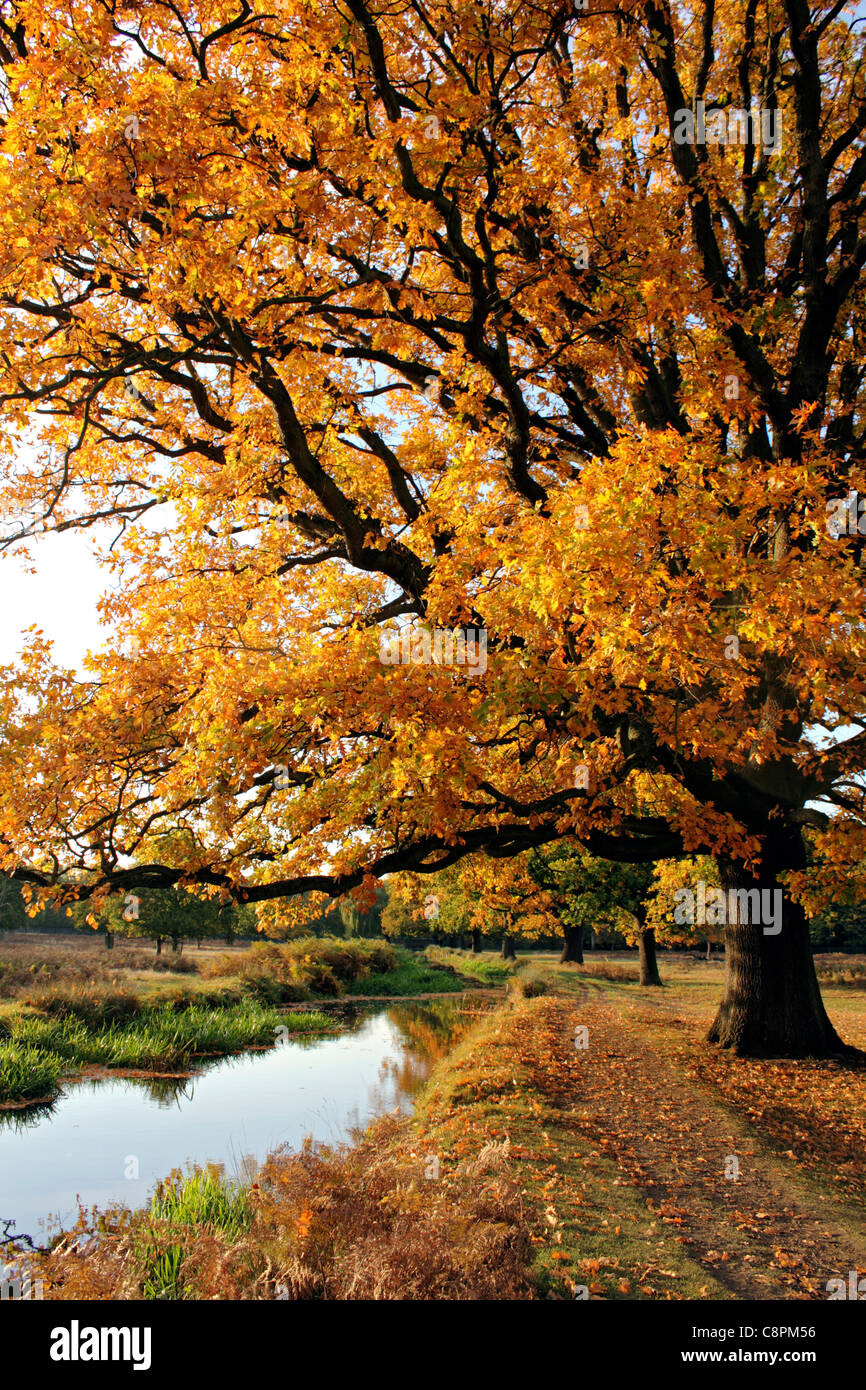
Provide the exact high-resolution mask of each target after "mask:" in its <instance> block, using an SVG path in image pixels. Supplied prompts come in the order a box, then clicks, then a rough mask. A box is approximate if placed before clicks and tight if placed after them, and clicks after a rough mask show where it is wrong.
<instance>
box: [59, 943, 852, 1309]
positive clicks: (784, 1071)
mask: <svg viewBox="0 0 866 1390" xmlns="http://www.w3.org/2000/svg"><path fill="white" fill-rule="evenodd" d="M526 973H527V975H528V977H529V978H528V984H527V983H526V982H525V981H524V979H523V976H522V973H521V974H519V975H518V978H517V980H516V981H515V984H514V987H513V988H512V990H511V992H510V994H509V996H508V998H507V999H506V1000H504V1001H503V1002H502V1003H501V1004H499V1005H497V1006H496V1007H495V1008H493V1010H492V1011H487V1012H484V1011H482V1012H481V1013H480V1014H479V1016H478V1018H477V1022H476V1023H475V1024H474V1026H472V1027H471V1031H469V1032H468V1033H467V1034H466V1035H465V1036H464V1038H463V1040H462V1041H460V1042H459V1043H458V1044H457V1045H456V1046H455V1047H454V1048H453V1050H452V1051H451V1052H450V1053H449V1054H448V1055H447V1056H446V1057H444V1058H443V1059H442V1060H441V1061H440V1062H439V1063H438V1064H437V1066H436V1068H435V1069H434V1072H433V1073H432V1077H431V1079H430V1081H429V1082H428V1085H427V1087H426V1088H425V1089H424V1091H423V1092H422V1093H421V1096H420V1098H419V1101H418V1103H417V1108H416V1112H415V1115H414V1116H413V1117H412V1118H398V1117H395V1116H388V1117H385V1118H384V1119H382V1120H380V1121H377V1122H376V1123H374V1124H373V1125H372V1126H371V1127H370V1129H369V1130H368V1131H366V1132H365V1134H364V1135H363V1136H360V1137H359V1139H358V1141H357V1142H356V1143H355V1144H353V1145H349V1146H345V1147H342V1148H338V1149H328V1148H322V1147H316V1148H314V1147H307V1148H305V1149H304V1150H303V1151H302V1152H301V1153H298V1154H291V1153H278V1154H276V1155H275V1156H273V1157H272V1158H271V1159H270V1160H269V1162H268V1163H267V1164H266V1165H265V1167H264V1168H263V1169H262V1171H261V1172H260V1173H259V1175H258V1177H257V1180H256V1182H255V1183H254V1184H253V1185H252V1186H251V1187H250V1188H249V1190H248V1193H247V1194H246V1197H245V1198H244V1201H243V1205H242V1209H241V1206H240V1205H239V1200H240V1199H239V1198H238V1195H237V1192H236V1191H234V1189H232V1190H229V1189H228V1188H226V1190H225V1191H224V1192H220V1191H217V1192H214V1191H213V1183H214V1182H216V1183H217V1186H219V1184H220V1183H221V1182H222V1179H220V1178H218V1177H217V1178H213V1177H211V1178H208V1179H207V1180H205V1179H202V1178H195V1180H193V1179H191V1178H186V1179H183V1180H179V1179H178V1180H177V1182H176V1184H175V1186H174V1187H173V1189H172V1198H171V1203H170V1204H169V1205H170V1209H169V1206H164V1207H153V1206H152V1207H151V1209H150V1210H148V1211H145V1212H138V1213H133V1214H129V1213H115V1214H111V1213H108V1214H107V1215H104V1216H102V1217H100V1218H99V1227H100V1232H101V1234H100V1239H99V1243H98V1245H96V1246H95V1247H94V1248H93V1249H91V1250H90V1251H89V1252H88V1255H87V1258H86V1259H85V1258H83V1257H82V1256H81V1254H80V1252H79V1251H76V1249H74V1248H70V1246H69V1243H68V1242H64V1241H62V1240H61V1241H60V1242H59V1243H58V1245H57V1246H56V1247H55V1249H54V1250H53V1251H52V1252H51V1253H50V1254H48V1255H46V1256H43V1257H42V1259H41V1263H40V1269H39V1275H40V1277H42V1278H43V1280H44V1282H45V1286H46V1296H47V1297H49V1298H76V1297H84V1298H90V1297H94V1298H103V1299H111V1298H137V1297H155V1296H163V1297H173V1298H274V1297H288V1298H301V1299H303V1298H331V1299H347V1298H348V1299H351V1298H418V1299H437V1298H450V1299H479V1298H508V1299H527V1298H529V1299H532V1298H539V1297H540V1298H563V1299H574V1298H590V1299H592V1298H598V1299H608V1300H633V1299H678V1300H679V1299H688V1300H703V1299H711V1300H713V1299H728V1300H730V1299H749V1298H757V1299H810V1298H826V1297H827V1290H826V1284H827V1280H828V1279H830V1278H833V1277H838V1276H839V1275H842V1276H847V1272H848V1271H849V1270H851V1269H853V1270H857V1271H858V1272H863V1271H866V1244H864V1241H863V1234H862V1220H861V1219H860V1216H859V1213H858V1212H857V1211H856V1210H855V1208H854V1206H853V1205H852V1200H851V1198H852V1195H853V1190H852V1189H851V1185H850V1184H849V1182H848V1178H849V1177H850V1179H851V1183H853V1182H854V1181H855V1180H859V1181H861V1182H862V1172H863V1163H864V1159H863V1154H862V1146H860V1148H858V1147H857V1145H856V1143H855V1141H854V1139H853V1135H854V1132H855V1123H854V1122H855V1120H856V1116H857V1113H858V1107H859V1106H860V1105H861V1104H862V1087H861V1088H860V1089H858V1086H857V1085H856V1084H854V1083H855V1082H857V1081H858V1080H862V1078H857V1077H854V1075H853V1072H851V1071H849V1070H846V1069H845V1068H844V1067H841V1066H840V1064H838V1063H818V1062H815V1063H814V1064H813V1065H814V1068H815V1077H814V1078H813V1079H812V1080H811V1081H810V1082H809V1083H808V1085H806V1086H804V1088H803V1089H802V1091H801V1092H794V1093H793V1094H792V1091H791V1086H790V1081H791V1077H792V1076H793V1075H794V1074H795V1069H796V1068H799V1067H802V1064H801V1063H797V1064H793V1063H792V1064H790V1067H788V1065H787V1064H772V1063H767V1064H755V1066H756V1067H758V1068H759V1070H756V1071H753V1073H752V1079H753V1082H754V1081H755V1080H756V1079H757V1080H759V1081H760V1089H761V1094H762V1097H763V1099H762V1101H761V1106H762V1110H761V1113H762V1114H769V1113H770V1112H771V1111H772V1110H773V1106H774V1105H775V1107H776V1109H777V1110H778V1112H779V1116H780V1117H781V1116H783V1114H784V1113H785V1112H784V1107H785V1106H786V1105H787V1106H788V1107H789V1110H790V1109H791V1107H793V1109H794V1110H795V1111H796V1112H797V1113H798V1114H799V1115H800V1118H801V1120H802V1119H803V1118H804V1117H805V1116H806V1113H807V1109H802V1107H804V1106H805V1107H807V1108H808V1106H810V1105H812V1104H814V1096H815V1094H817V1090H818V1088H819V1086H820V1088H821V1090H822V1092H823V1095H824V1097H825V1101H824V1103H825V1105H827V1106H829V1107H831V1109H832V1113H833V1114H834V1115H835V1116H836V1117H837V1119H842V1120H844V1124H843V1125H842V1126H841V1128H840V1131H839V1139H838V1141H837V1145H836V1163H837V1168H838V1170H840V1171H842V1172H844V1174H846V1181H845V1182H838V1181H835V1180H834V1177H838V1176H839V1171H837V1173H836V1174H835V1175H833V1174H832V1173H831V1170H830V1167H829V1166H827V1165H824V1166H822V1164H823V1158H822V1153H823V1146H824V1144H825V1143H826V1135H821V1136H819V1137H818V1139H817V1140H816V1141H815V1143H814V1144H813V1145H812V1147H811V1148H810V1141H809V1136H808V1132H807V1130H806V1129H805V1127H803V1126H802V1125H798V1129H799V1133H798V1138H797V1147H796V1150H794V1149H791V1152H790V1154H787V1155H786V1153H785V1150H783V1149H781V1148H780V1144H781V1142H782V1140H781V1138H780V1135H781V1131H779V1132H778V1133H777V1132H776V1131H775V1130H773V1129H772V1128H770V1129H762V1128H761V1127H760V1126H758V1125H756V1124H755V1121H754V1115H753V1114H752V1113H751V1112H750V1110H749V1109H748V1107H747V1106H746V1105H745V1102H744V1099H743V1092H742V1088H741V1087H740V1083H737V1085H736V1086H735V1085H734V1082H733V1080H732V1079H731V1078H733V1077H734V1076H737V1075H739V1072H738V1068H739V1067H740V1066H741V1063H740V1062H738V1061H737V1059H724V1058H723V1059H722V1060H721V1061H719V1060H718V1057H717V1054H715V1053H711V1052H710V1051H709V1050H708V1049H707V1048H706V1046H705V1045H704V1044H703V1043H702V1042H701V1039H700V1037H699V1036H698V1030H699V1029H701V1028H703V1026H704V1020H703V1014H705V1013H706V1010H707V1008H708V1006H709V1002H710V1001H709V991H705V990H704V988H703V983H702V982H701V983H700V985H699V986H698V987H696V988H695V989H692V988H691V987H690V986H689V985H688V984H687V983H686V984H684V983H682V982H677V983H676V984H674V985H673V986H669V987H668V989H667V990H665V991H659V990H655V991H652V990H644V989H641V988H640V987H639V986H638V985H637V984H632V983H629V982H627V981H624V980H623V979H621V978H619V977H618V976H616V975H615V974H614V978H613V979H607V978H604V977H602V976H600V975H599V974H595V975H594V976H593V975H585V974H582V973H581V972H580V970H579V968H575V967H566V968H565V969H559V968H557V967H555V966H553V965H546V966H541V967H539V966H538V965H537V964H536V965H535V966H534V967H533V969H532V970H531V971H529V972H526ZM545 991H546V992H545ZM530 992H531V993H532V994H533V996H534V997H527V994H528V993H530ZM848 998H849V999H851V993H850V991H849V994H848ZM828 1002H829V1004H830V1011H831V1013H832V1012H833V1006H834V1004H835V1000H834V999H833V998H831V999H830V1000H829V1001H828ZM850 1007H851V1009H852V1011H853V1012H852V1021H853V1019H854V1018H855V1017H856V1018H860V1019H861V1021H862V1022H864V1023H866V1019H862V1018H861V1014H860V1012H859V1011H858V1007H857V1006H856V1005H855V1004H854V1003H852V1004H851V1005H850ZM860 1008H862V1005H861V1006H860ZM472 1009H473V1006H472V1005H471V1004H467V1006H466V1010H465V1012H466V1013H467V1015H468V1014H470V1013H471V1011H472ZM469 1021H471V1020H469ZM583 1030H586V1031H583ZM750 1066H751V1064H750ZM708 1068H709V1069H708ZM717 1068H721V1071H717V1070H716V1069H717ZM761 1068H762V1069H761ZM738 1087H739V1089H738ZM798 1107H801V1108H800V1109H798ZM787 1122H788V1121H786V1120H784V1119H783V1118H778V1123H779V1124H781V1125H783V1124H784V1123H787ZM791 1123H794V1122H793V1121H791ZM732 1159H734V1160H736V1162H735V1163H733V1164H732V1162H731V1160H732ZM188 1182H190V1183H193V1186H192V1187H191V1188H190V1191H189V1194H187V1193H186V1187H185V1184H186V1183H188ZM177 1183H179V1186H178V1185H177ZM196 1184H198V1186H196ZM202 1184H204V1185H205V1186H206V1187H207V1189H208V1191H207V1194H205V1195H206V1196H207V1201H208V1202H209V1203H210V1204H211V1205H210V1207H209V1208H208V1210H209V1211H210V1213H211V1214H210V1216H208V1215H207V1214H206V1213H204V1209H203V1208H202V1207H201V1201H202V1192H201V1191H200V1190H199V1189H200V1188H201V1186H202ZM194 1212H195V1215H194ZM224 1218H225V1219H224ZM158 1289H162V1290H163V1292H162V1294H160V1293H159V1292H158V1291H157V1290H158Z"/></svg>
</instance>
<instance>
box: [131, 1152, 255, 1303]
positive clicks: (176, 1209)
mask: <svg viewBox="0 0 866 1390" xmlns="http://www.w3.org/2000/svg"><path fill="white" fill-rule="evenodd" d="M150 1218H151V1220H150V1222H149V1223H148V1225H147V1226H145V1227H144V1229H143V1230H142V1232H141V1234H140V1235H139V1236H138V1238H137V1241H136V1254H137V1256H138V1258H139V1259H140V1260H141V1261H142V1263H143V1265H144V1278H143V1292H144V1296H145V1298H148V1299H182V1298H184V1297H186V1296H187V1294H188V1293H189V1292H190V1291H189V1290H187V1289H186V1288H185V1287H184V1278H183V1264H184V1254H185V1249H184V1245H183V1244H178V1243H175V1242H170V1243H168V1244H166V1243H165V1236H166V1234H172V1233H173V1232H174V1231H178V1232H183V1231H184V1230H185V1229H186V1230H194V1231H200V1230H201V1229H202V1228H203V1227H208V1228H210V1229H212V1230H214V1231H219V1232H221V1233H222V1234H223V1235H226V1236H228V1237H229V1239H230V1240H234V1239H237V1237H238V1236H240V1235H243V1234H244V1233H245V1232H246V1231H248V1230H249V1226H250V1221H251V1218H252V1210H251V1206H250V1200H249V1193H248V1191H247V1189H246V1188H245V1187H243V1186H242V1185H240V1184H236V1183H230V1182H228V1181H227V1180H226V1179H225V1178H224V1177H223V1176H222V1174H221V1173H220V1172H219V1171H218V1170H217V1169H215V1168H201V1169H196V1171H195V1172H193V1173H189V1174H187V1175H183V1174H182V1173H180V1172H175V1173H173V1174H172V1175H171V1177H170V1178H168V1179H166V1181H165V1182H162V1183H160V1185H159V1187H158V1188H157V1190H156V1192H155V1193H154V1195H153V1197H152V1198H151V1202H150Z"/></svg>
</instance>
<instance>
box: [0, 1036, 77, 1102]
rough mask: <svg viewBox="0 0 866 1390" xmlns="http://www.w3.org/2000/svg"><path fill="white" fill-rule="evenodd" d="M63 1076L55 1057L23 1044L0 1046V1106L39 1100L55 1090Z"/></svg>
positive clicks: (61, 1065)
mask: <svg viewBox="0 0 866 1390" xmlns="http://www.w3.org/2000/svg"><path fill="white" fill-rule="evenodd" d="M62 1073H63V1063H62V1061H61V1060H60V1059H59V1058H58V1057H52V1056H50V1055H49V1054H47V1053H45V1052H40V1051H39V1049H38V1048H35V1047H28V1046H27V1045H26V1044H24V1045H22V1044H20V1043H17V1042H6V1043H0V1103H5V1102H8V1101H13V1100H41V1099H42V1098H43V1097H47V1096H49V1095H51V1094H52V1093H53V1092H54V1091H55V1090H56V1088H57V1083H58V1081H59V1080H60V1077H61V1075H62Z"/></svg>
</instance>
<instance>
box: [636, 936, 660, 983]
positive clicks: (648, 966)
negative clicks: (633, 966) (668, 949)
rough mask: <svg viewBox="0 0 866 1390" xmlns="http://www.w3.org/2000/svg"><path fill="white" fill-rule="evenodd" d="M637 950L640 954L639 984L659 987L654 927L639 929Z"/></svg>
mask: <svg viewBox="0 0 866 1390" xmlns="http://www.w3.org/2000/svg"><path fill="white" fill-rule="evenodd" d="M638 949H639V952H640V982H641V984H642V985H660V984H661V982H662V977H661V975H660V974H659V965H658V960H657V959H656V934H655V928H654V927H641V929H640V935H639V936H638Z"/></svg>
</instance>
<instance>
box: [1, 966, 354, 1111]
mask: <svg viewBox="0 0 866 1390" xmlns="http://www.w3.org/2000/svg"><path fill="white" fill-rule="evenodd" d="M75 1002H76V1001H75V999H74V997H71V996H70V992H64V993H63V994H62V995H61V997H60V999H59V1000H58V999H56V998H49V999H43V1007H42V1009H40V1010H37V1009H28V1010H23V1009H22V1010H19V1011H17V1012H15V1013H13V1014H7V1015H5V1016H4V1017H3V1018H2V1019H0V1103H9V1102H16V1101H22V1100H33V1099H37V1098H38V1099H42V1098H47V1097H48V1096H50V1095H51V1094H53V1093H54V1092H55V1091H56V1090H57V1087H58V1084H59V1083H60V1081H61V1079H62V1078H64V1077H71V1076H73V1075H75V1073H76V1072H77V1071H80V1069H81V1068H82V1067H86V1066H103V1067H111V1068H122V1069H125V1070H144V1071H169V1070H179V1069H186V1068H187V1067H189V1066H190V1065H192V1064H194V1062H195V1061H196V1059H200V1058H203V1057H210V1056H215V1055H220V1054H223V1053H231V1052H239V1051H242V1050H243V1049H244V1048H248V1047H254V1046H263V1045H266V1044H269V1043H273V1042H274V1038H275V1036H276V1030H277V1028H280V1027H284V1028H287V1029H288V1030H289V1032H290V1033H292V1034H297V1035H299V1036H308V1035H311V1034H321V1033H327V1032H332V1031H333V1027H334V1025H333V1022H332V1021H330V1020H328V1019H327V1018H325V1016H324V1015H323V1014H321V1013H315V1012H297V1013H290V1014H286V1013H280V1012H279V1011H278V1010H277V1009H274V1008H270V1007H266V1006H264V1005H262V1004H259V1003H257V1002H256V1001H255V1000H251V999H244V1000H242V1001H241V1002H240V1003H236V1004H222V1005H212V1006H209V1005H206V1004H195V1003H193V1004H189V1005H187V1006H186V1007H184V1008H181V1009H177V1008H175V1007H173V1006H171V1005H165V1004H152V1005H142V1004H140V1003H139V1004H137V1005H136V1007H135V1009H134V1012H133V1013H132V1014H131V1015H127V1016H126V1017H123V1018H110V1019H106V1018H101V1019H100V1018H98V1017H94V1012H95V1011H96V1010H98V1007H99V1004H100V1002H102V1003H103V1004H104V1005H105V1008H106V1011H107V1012H109V1013H110V1011H111V1007H112V1001H111V1000H110V999H108V1000H103V1001H100V1000H99V999H98V998H94V997H93V995H92V993H90V994H85V995H84V997H83V999H82V1001H81V1011H80V1012H76V1010H75ZM51 1006H56V1009H57V1012H56V1014H52V1013H51V1012H50V1009H51Z"/></svg>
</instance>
